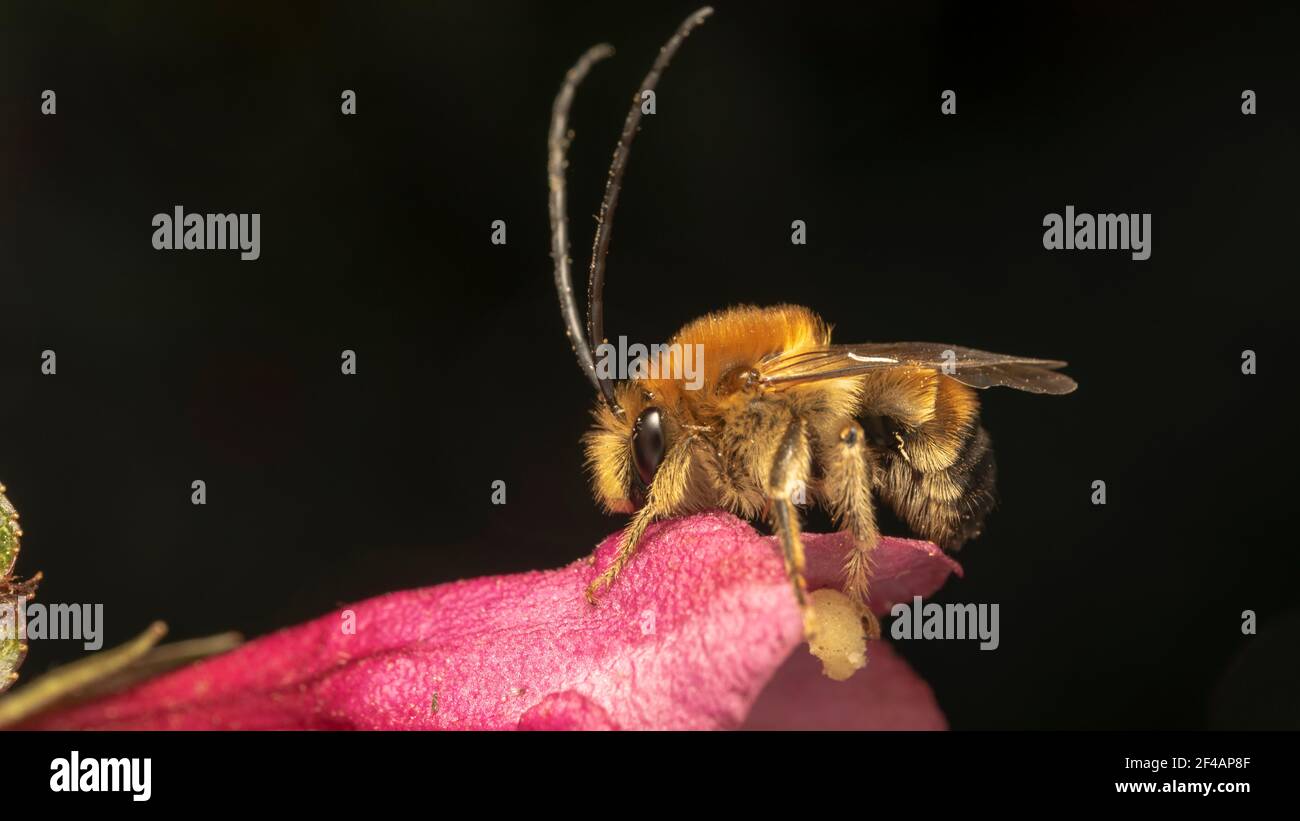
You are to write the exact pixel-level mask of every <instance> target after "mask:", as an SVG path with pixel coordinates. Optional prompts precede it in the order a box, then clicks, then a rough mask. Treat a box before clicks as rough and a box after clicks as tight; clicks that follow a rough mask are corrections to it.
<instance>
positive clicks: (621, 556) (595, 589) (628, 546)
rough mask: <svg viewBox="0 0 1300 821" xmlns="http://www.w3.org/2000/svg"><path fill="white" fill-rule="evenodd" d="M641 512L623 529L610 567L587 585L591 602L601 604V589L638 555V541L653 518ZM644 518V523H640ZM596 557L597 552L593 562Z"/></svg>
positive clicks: (608, 584)
mask: <svg viewBox="0 0 1300 821" xmlns="http://www.w3.org/2000/svg"><path fill="white" fill-rule="evenodd" d="M643 513H645V508H643V509H642V510H641V514H643ZM641 514H638V515H637V516H636V518H634V519H633V520H632V521H631V522H630V523H629V524H628V526H627V529H626V530H624V531H623V536H622V538H621V539H619V543H618V553H616V554H615V555H614V561H612V562H610V564H609V567H607V568H605V570H604V572H602V573H601V574H600V575H599V576H597V577H596V578H595V580H594V581H592V583H591V584H589V585H587V591H586V596H587V601H588V602H590V603H591V604H593V605H594V604H599V600H598V597H599V594H600V591H602V590H604V589H605V588H606V587H609V586H610V585H611V584H613V583H614V580H615V579H617V578H618V574H619V573H622V572H623V568H624V567H626V566H627V563H628V562H629V561H630V560H631V559H632V557H633V556H634V555H636V546H637V542H639V541H641V534H642V533H644V532H645V529H646V526H647V525H649V524H650V521H651V518H652V517H650V516H645V517H643V516H642V515H641ZM643 518H644V523H641V524H638V523H639V522H641V521H642V519H643ZM595 559H596V557H595V554H592V564H595Z"/></svg>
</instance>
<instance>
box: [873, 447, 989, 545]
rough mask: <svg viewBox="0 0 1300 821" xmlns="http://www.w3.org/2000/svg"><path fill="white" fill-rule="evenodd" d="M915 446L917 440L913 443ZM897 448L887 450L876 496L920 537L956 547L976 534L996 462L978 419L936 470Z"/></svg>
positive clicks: (978, 531) (986, 510) (980, 522)
mask: <svg viewBox="0 0 1300 821" xmlns="http://www.w3.org/2000/svg"><path fill="white" fill-rule="evenodd" d="M917 444H918V445H920V444H921V443H917ZM905 450H906V443H904V448H903V450H902V451H900V450H894V451H890V452H889V457H888V459H887V465H888V467H887V470H886V472H885V477H884V481H883V483H882V488H881V495H882V496H883V497H884V499H885V501H886V502H887V503H888V504H889V506H890V507H891V508H893V510H894V512H895V513H896V514H897V515H898V517H899V518H900V519H902V520H903V522H904V523H905V524H906V525H907V526H908V527H909V528H910V529H911V530H912V531H913V532H914V533H916V535H918V536H920V537H921V538H924V539H928V540H930V541H932V542H934V543H936V544H938V545H939V546H940V547H942V548H944V549H945V550H956V549H958V548H960V547H961V546H962V545H963V544H964V543H965V542H966V541H968V540H969V539H973V538H974V537H976V536H978V535H979V534H980V531H981V529H982V528H983V526H984V517H985V516H987V515H988V512H989V511H990V510H992V508H993V506H994V504H995V503H996V499H997V497H996V494H995V484H996V481H997V463H996V461H995V459H994V457H993V446H992V441H991V440H990V438H989V434H988V431H986V430H985V429H984V427H983V426H982V425H980V424H978V423H974V424H972V425H970V426H969V427H968V428H967V429H966V431H965V434H964V437H963V439H962V442H961V445H960V446H959V448H958V450H957V455H956V458H955V459H953V461H952V462H951V464H949V465H948V467H946V468H944V469H942V470H935V471H922V470H919V469H917V468H916V467H915V466H914V465H913V464H912V463H911V462H910V461H909V460H908V459H907V458H906V457H905V456H904V455H903V452H904V451H905Z"/></svg>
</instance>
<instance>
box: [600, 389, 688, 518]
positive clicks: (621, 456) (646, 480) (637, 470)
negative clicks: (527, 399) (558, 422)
mask: <svg viewBox="0 0 1300 821" xmlns="http://www.w3.org/2000/svg"><path fill="white" fill-rule="evenodd" d="M620 387H622V386H620ZM619 394H620V396H619V400H620V401H619V406H620V407H621V409H622V410H623V413H618V412H616V411H615V410H614V409H612V408H611V407H610V406H609V405H608V404H606V403H604V402H599V403H598V404H597V405H596V409H595V411H594V412H593V416H594V417H595V420H596V422H595V425H594V426H593V427H592V429H591V431H590V432H588V433H587V435H586V436H584V437H583V445H584V446H585V448H586V453H587V469H588V471H589V472H590V473H591V482H592V487H593V489H594V490H595V494H596V498H597V500H598V501H599V502H600V503H601V504H602V505H603V506H604V507H605V509H606V510H608V511H610V512H616V513H630V512H632V511H634V510H637V509H638V508H640V507H641V506H642V505H644V504H645V502H646V498H647V496H648V494H649V492H650V487H651V486H652V485H653V484H654V480H655V476H656V475H657V474H658V471H659V466H660V464H662V463H663V459H664V454H666V453H667V452H668V446H669V443H670V442H671V441H672V440H673V435H674V431H675V430H676V427H677V426H676V424H675V422H674V420H673V417H672V414H671V412H670V411H669V410H668V409H667V408H666V407H661V406H660V405H658V404H655V400H654V399H653V398H652V397H650V396H647V395H645V394H644V393H643V392H642V391H640V390H626V391H625V390H620V391H619Z"/></svg>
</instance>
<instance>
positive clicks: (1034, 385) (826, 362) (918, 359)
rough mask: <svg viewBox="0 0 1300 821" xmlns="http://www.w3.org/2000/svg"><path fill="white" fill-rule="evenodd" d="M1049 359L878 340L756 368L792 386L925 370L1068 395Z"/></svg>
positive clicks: (770, 380)
mask: <svg viewBox="0 0 1300 821" xmlns="http://www.w3.org/2000/svg"><path fill="white" fill-rule="evenodd" d="M1065 365H1066V363H1065V362H1061V361H1058V360H1055V359H1034V358H1032V357H1027V356H1013V355H1011V354H1001V353H991V352H989V351H981V350H976V349H975V348H964V347H962V346H961V345H945V344H943V343H941V342H880V343H875V344H862V345H828V346H826V347H824V348H817V349H815V350H811V351H801V352H799V353H795V354H788V355H786V354H778V355H776V356H773V357H771V358H769V359H767V360H765V361H764V362H763V363H762V364H761V365H760V366H759V381H760V382H761V383H763V384H766V385H773V386H777V385H793V384H799V383H805V382H817V381H821V380H824V379H836V378H839V377H844V376H856V375H858V374H864V373H870V372H872V371H879V370H885V369H889V368H929V369H932V370H936V371H939V372H941V373H944V374H946V375H948V376H951V377H952V378H953V379H956V380H957V381H958V382H961V383H962V384H963V385H969V386H971V387H972V388H992V387H999V386H1001V387H1007V388H1015V389H1016V390H1020V391H1028V392H1030V393H1050V394H1062V393H1070V392H1071V391H1073V390H1074V389H1075V388H1076V387H1078V385H1077V384H1076V383H1075V381H1074V380H1073V379H1071V378H1070V377H1068V376H1066V375H1065V374H1063V373H1057V372H1056V371H1057V369H1058V368H1063V367H1065Z"/></svg>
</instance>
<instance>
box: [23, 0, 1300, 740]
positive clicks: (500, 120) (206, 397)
mask: <svg viewBox="0 0 1300 821" xmlns="http://www.w3.org/2000/svg"><path fill="white" fill-rule="evenodd" d="M898 5H901V4H853V5H847V4H846V5H843V6H839V5H809V4H805V3H800V4H792V3H791V4H779V5H778V4H773V5H772V6H771V7H762V8H760V7H757V5H756V4H733V3H720V4H719V9H718V13H717V14H716V15H715V16H714V18H713V19H712V20H710V21H709V22H708V23H707V24H706V25H705V27H704V28H703V29H702V30H701V31H699V32H698V33H697V34H696V35H694V36H693V37H692V38H691V39H690V41H689V42H688V43H687V44H686V46H685V47H684V48H683V50H682V52H681V53H680V55H679V57H678V59H677V60H676V62H675V64H674V66H673V67H672V68H671V69H670V70H669V72H668V74H667V75H666V77H665V79H664V80H663V81H662V82H661V83H660V87H659V97H658V113H657V114H656V115H655V116H653V117H647V118H646V121H645V128H644V130H643V134H642V136H641V137H640V139H639V141H638V143H637V146H636V149H635V151H634V156H633V160H632V163H631V166H630V170H629V172H628V177H627V181H626V185H625V190H624V197H623V201H622V205H621V208H620V211H619V218H618V223H617V226H616V237H615V242H614V253H613V255H612V257H611V264H610V280H609V285H608V288H607V291H606V293H607V316H608V325H607V330H608V332H609V333H610V334H611V335H614V336H617V335H619V334H626V335H627V336H628V337H629V338H631V339H633V340H643V341H647V342H648V341H658V340H662V339H664V338H666V337H668V336H669V335H670V334H671V333H672V332H673V331H674V330H675V329H676V328H677V327H678V326H679V325H681V324H682V323H684V322H685V321H687V320H689V319H691V318H693V317H695V316H697V315H699V314H702V313H704V312H706V311H709V310H714V309H717V308H720V307H723V306H726V305H728V304H731V303H735V302H741V301H744V302H754V303H759V304H770V303H774V302H780V301H791V302H797V303H801V304H804V305H807V306H809V307H811V308H813V309H814V310H817V311H819V312H820V313H822V314H823V315H824V316H825V317H826V318H827V319H828V320H829V321H831V322H833V323H834V324H835V325H836V327H837V338H838V339H839V340H840V341H868V340H895V339H932V340H936V341H944V342H953V343H958V344H965V345H971V346H976V347H981V348H986V349H991V350H1000V351H1009V352H1013V353H1023V354H1030V355H1038V356H1047V357H1055V358H1062V359H1067V360H1069V361H1070V363H1071V366H1070V373H1071V374H1072V375H1073V376H1075V378H1077V379H1078V381H1079V383H1080V385H1081V388H1080V390H1079V391H1078V392H1077V393H1076V394H1074V395H1072V396H1069V397H1065V398H1053V399H1047V398H1041V397H1034V396H1030V395H1026V394H1018V393H1014V392H1011V391H995V392H991V393H989V394H985V422H986V425H987V426H988V428H989V429H990V431H991V432H992V434H993V437H994V441H995V443H996V446H997V452H998V458H999V464H1000V469H1001V478H1000V489H1001V496H1002V503H1001V506H1000V508H999V509H998V510H996V511H995V512H994V514H993V515H992V517H991V518H990V520H989V523H988V527H987V528H986V531H985V533H984V535H983V536H982V537H981V538H980V539H978V540H977V541H975V542H973V543H971V544H970V545H969V546H968V547H967V548H966V549H965V550H964V551H963V552H962V554H961V555H960V557H959V558H960V559H961V561H962V562H963V564H964V565H965V568H966V574H967V575H966V578H964V579H960V580H953V581H952V582H950V583H949V584H948V586H947V587H945V588H944V590H943V592H942V594H941V596H942V598H943V599H944V600H948V601H969V602H997V603H999V604H1000V605H1001V629H1002V637H1001V638H1002V645H1001V648H1000V649H999V650H997V651H996V652H981V651H979V650H978V649H977V647H976V645H975V643H973V642H964V643H963V642H932V643H925V642H903V643H900V644H901V647H900V650H901V652H902V653H903V654H904V655H906V656H907V657H908V658H909V659H910V660H911V661H912V663H913V664H914V665H915V666H916V667H917V668H918V669H919V671H920V672H921V674H922V675H923V676H925V677H926V678H927V679H928V680H929V681H930V682H931V683H932V685H933V687H934V689H935V691H936V693H937V695H938V698H939V701H940V703H941V705H942V706H943V707H944V709H945V710H946V711H947V713H948V715H949V717H950V719H951V721H952V724H953V726H954V727H957V728H1038V727H1067V728H1092V727H1115V728H1191V727H1205V726H1210V727H1229V726H1230V727H1236V726H1264V727H1276V726H1292V727H1294V726H1297V724H1300V719H1298V718H1297V709H1296V708H1295V707H1294V706H1292V705H1291V698H1292V696H1293V695H1294V692H1295V687H1296V686H1297V685H1296V680H1297V673H1296V655H1297V654H1296V648H1297V647H1300V609H1297V600H1298V598H1300V597H1297V594H1296V579H1295V571H1296V569H1297V565H1298V561H1297V557H1296V553H1295V544H1294V533H1295V528H1294V524H1293V522H1294V513H1293V511H1294V507H1295V506H1294V501H1293V493H1294V491H1293V487H1292V477H1293V475H1294V472H1295V469H1294V465H1295V459H1294V454H1295V448H1294V444H1293V443H1294V433H1293V428H1292V426H1293V424H1294V415H1295V414H1294V410H1293V405H1292V403H1291V393H1292V392H1291V391H1289V390H1287V387H1288V386H1289V384H1290V382H1291V379H1292V374H1293V350H1292V348H1291V347H1290V345H1289V343H1290V340H1289V338H1288V337H1289V334H1288V333H1287V332H1288V331H1289V330H1290V327H1289V319H1290V316H1291V314H1292V312H1293V310H1294V299H1295V296H1296V294H1295V290H1296V289H1295V286H1294V285H1293V279H1294V276H1295V271H1296V262H1295V254H1294V249H1295V236H1296V230H1295V227H1296V218H1297V216H1298V213H1297V211H1298V208H1297V204H1296V199H1295V193H1296V191H1297V183H1300V161H1298V160H1297V149H1296V147H1297V144H1298V143H1297V137H1298V136H1300V134H1298V133H1297V125H1298V123H1300V116H1298V113H1300V105H1298V97H1300V91H1298V85H1300V70H1297V69H1300V65H1298V64H1300V58H1298V57H1297V51H1296V49H1295V42H1296V35H1297V32H1300V14H1298V13H1297V11H1296V10H1295V9H1294V8H1293V9H1290V10H1287V11H1271V10H1267V9H1259V8H1252V7H1247V6H1243V5H1241V4H1231V5H1225V6H1222V7H1220V8H1218V9H1217V10H1216V9H1212V8H1210V7H1201V6H1197V7H1195V8H1194V9H1193V8H1189V7H1186V6H1177V7H1174V8H1173V9H1171V10H1170V11H1169V12H1165V11H1161V10H1158V9H1155V8H1152V7H1148V6H1146V5H1145V4H1125V3H1102V4H1074V5H1072V6H1063V7H1047V6H1046V5H1045V4H1037V3H1034V4H1025V5H1023V6H1012V7H1003V8H1002V9H1000V10H989V9H984V8H981V9H979V10H975V9H973V8H967V7H966V6H967V4H959V3H953V4H906V5H907V8H906V9H902V8H898V7H897V6H898ZM691 8H692V6H691V5H689V4H676V3H669V4H654V5H651V4H629V5H627V6H626V7H623V6H621V5H620V6H619V7H615V5H613V4H608V3H594V2H593V3H572V4H564V5H560V4H553V3H537V4H517V3H477V2H476V3H473V4H470V3H464V4H413V3H412V4H401V5H391V6H385V7H383V8H382V10H381V9H380V8H378V7H370V6H366V7H364V8H362V7H361V6H358V5H357V4H339V5H337V6H333V7H329V8H328V10H320V9H317V8H315V7H314V6H304V5H289V4H279V3H275V4H257V5H253V6H247V7H240V6H233V7H232V6H224V7H223V8H222V9H220V10H215V9H214V10H210V11H202V10H195V9H188V10H186V11H184V12H181V13H180V14H179V15H173V14H170V13H167V12H166V11H164V9H163V7H161V6H154V5H135V4H125V3H123V4H117V3H115V4H111V5H109V4H106V5H105V6H103V7H94V8H79V9H78V10H77V11H76V12H75V13H74V12H71V11H69V12H66V13H64V12H60V11H58V10H56V9H53V8H51V7H50V6H48V5H47V4H21V5H19V4H6V6H5V7H4V9H3V10H0V175H2V176H0V190H2V191H3V196H0V249H3V250H2V252H0V253H2V254H3V255H2V256H0V444H2V447H0V480H3V481H4V482H5V483H7V484H8V486H9V490H10V494H9V495H10V497H11V498H12V499H13V501H14V503H15V504H16V505H17V507H18V509H19V510H20V511H21V512H22V515H23V524H24V527H25V530H26V532H27V537H26V539H25V540H24V552H23V555H22V557H21V559H20V564H19V570H20V571H21V572H22V573H24V574H30V573H32V572H34V571H35V570H38V569H39V570H43V571H44V572H45V574H46V582H45V584H44V585H43V587H42V590H41V598H42V599H43V600H45V601H49V602H78V601H84V602H103V603H104V604H105V609H106V614H105V619H106V624H107V635H106V646H111V645H113V644H116V643H119V642H121V641H123V640H125V639H127V638H128V637H130V636H132V635H134V634H135V633H136V632H138V631H139V630H140V629H142V628H143V627H144V626H145V625H146V624H147V623H148V622H149V621H150V620H152V619H154V618H163V619H165V620H166V621H167V622H168V623H169V624H170V625H171V628H172V636H173V637H192V636H199V635H206V634H210V633H215V632H220V631H223V630H227V629H238V630H241V631H244V632H245V633H247V634H249V635H256V634H260V633H264V632H267V631H270V630H273V629H275V628H277V627H281V626H285V625H289V624H292V623H295V622H298V621H302V620H305V619H308V618H310V617H313V616H315V615H318V614H320V613H322V612H324V611H326V610H328V609H330V608H332V607H334V606H335V605H336V604H338V603H340V602H345V601H353V600H357V599H361V598H364V597H367V596H371V595H375V594H379V593H383V592H386V591H390V590H395V589H401V588H408V587H418V586H424V585H431V584H436V583H439V582H443V581H448V580H452V579H456V578H461V577H466V576H473V575H481V574H490V573H504V572H513V571H522V570H526V569H535V568H546V567H555V566H559V565H562V564H564V563H567V562H569V561H571V560H573V559H574V558H576V557H578V556H582V555H585V554H586V553H587V552H589V550H590V549H591V547H592V546H593V545H594V544H595V543H596V542H597V541H598V540H599V539H600V538H602V537H603V536H604V535H606V534H608V533H610V532H612V531H613V530H615V529H616V528H618V527H619V526H620V525H621V524H622V520H621V519H612V518H608V517H605V516H603V515H602V514H601V513H600V512H599V510H598V509H597V507H596V505H595V504H594V503H593V501H592V499H591V496H590V493H589V491H588V488H587V484H586V479H585V477H584V475H583V470H582V459H581V452H580V450H579V447H578V444H577V441H578V437H579V436H580V435H581V433H582V432H583V430H584V429H585V426H586V424H587V420H588V417H587V410H588V408H589V407H590V404H591V400H592V396H591V391H590V388H589V386H588V385H587V383H586V382H585V380H584V379H583V377H582V376H581V375H580V374H579V372H578V370H577V368H576V367H575V364H574V361H573V357H572V354H571V353H570V351H569V349H568V345H567V344H566V342H565V340H564V337H563V332H562V329H561V324H560V319H559V316H558V312H557V310H556V305H555V296H554V292H553V288H552V283H551V272H550V261H549V259H548V253H547V252H548V234H547V231H548V228H547V216H546V177H545V135H546V128H547V121H548V117H549V113H550V106H551V101H552V98H553V95H554V93H555V91H556V89H557V87H558V84H559V81H560V79H561V77H562V76H563V74H564V71H565V70H566V69H567V68H568V67H569V65H570V64H571V63H572V62H573V60H574V59H576V58H577V56H578V55H579V54H580V53H581V52H582V51H583V50H584V49H585V48H586V47H587V46H589V45H592V44H593V43H596V42H600V41H609V42H612V43H613V44H614V45H615V46H616V47H617V48H618V55H617V56H616V58H615V59H613V60H612V61H609V62H607V63H605V64H603V65H601V66H600V67H598V69H597V70H596V71H595V73H594V74H593V76H592V77H591V78H590V79H589V81H588V83H587V84H586V85H585V86H584V89H583V90H582V92H581V93H580V94H579V97H578V100H577V104H576V110H575V115H574V121H573V125H574V127H575V128H576V130H577V134H578V137H577V141H576V143H575V148H574V150H573V152H572V161H573V162H572V168H571V173H570V186H571V188H570V203H571V212H570V217H571V226H572V232H573V235H574V237H575V249H574V255H575V259H576V262H577V267H578V269H579V270H581V269H582V266H583V264H584V262H585V258H586V253H587V248H588V247H589V230H590V226H591V224H592V223H591V221H590V220H589V218H588V215H589V214H591V213H594V211H595V209H596V207H597V204H598V201H599V196H600V192H601V187H602V183H603V178H604V174H605V167H606V163H607V161H608V158H609V153H610V151H611V150H612V148H613V145H614V142H615V139H616V137H617V133H618V130H619V128H620V127H621V123H622V119H623V116H624V114H625V109H626V104H627V102H628V99H629V97H630V94H631V92H632V91H633V90H635V89H636V88H637V85H638V83H639V82H640V80H641V77H642V75H643V74H644V72H645V70H646V69H647V68H648V66H649V64H650V61H651V60H652V58H653V56H654V54H655V52H656V50H657V49H658V47H659V45H660V44H661V43H662V41H663V40H665V39H666V37H667V36H668V34H669V33H670V32H671V31H672V29H673V28H674V26H676V24H677V23H678V22H679V21H680V19H681V18H683V17H684V16H685V15H686V14H687V13H688V12H689V11H690V9H691ZM46 88H50V89H54V90H55V91H56V92H57V94H58V113H57V115H55V116H52V117H45V116H41V114H40V113H39V106H40V94H41V91H42V90H43V89H46ZM345 88H348V89H354V90H355V91H356V92H357V94H358V112H359V113H358V114H357V116H355V117H344V116H342V115H341V114H340V112H339V105H340V97H339V95H340V92H341V91H342V90H343V89H345ZM947 88H952V89H954V90H956V91H957V95H958V99H957V105H958V114H957V116H955V117H943V116H940V114H939V103H940V99H939V95H940V93H941V91H942V90H944V89H947ZM1245 88H1250V89H1253V90H1254V91H1256V93H1257V94H1258V99H1259V102H1258V106H1259V113H1258V114H1257V115H1256V116H1253V117H1246V116H1243V115H1242V114H1241V113H1240V105H1241V100H1240V95H1241V91H1242V89H1245ZM177 204H180V205H183V206H185V208H186V209H187V211H194V212H210V211H212V212H226V211H240V212H259V213H261V215H262V256H261V259H260V260H259V261H257V262H241V261H239V259H238V255H237V254H236V253H234V252H188V253H184V252H159V251H155V250H153V248H152V247H151V244H150V238H151V236H152V232H153V229H152V227H151V225H150V220H151V218H152V216H153V215H154V214H155V213H159V212H168V213H170V211H171V209H172V208H173V206H175V205H177ZM1067 204H1073V205H1075V206H1076V208H1077V209H1079V210H1080V211H1087V212H1093V213H1095V212H1151V213H1152V214H1153V244H1152V249H1153V253H1152V257H1151V259H1150V260H1148V261H1145V262H1137V261H1133V260H1131V259H1130V258H1129V255H1128V253H1126V252H1120V251H1113V252H1101V251H1094V252H1090V253H1080V252H1067V251H1058V252H1048V251H1045V250H1044V249H1043V247H1042V232H1043V228H1042V219H1043V216H1044V215H1045V214H1047V213H1049V212H1057V213H1062V212H1063V211H1064V209H1065V206H1066V205H1067ZM496 219H503V220H505V221H506V222H507V224H508V244H507V245H506V246H504V247H499V246H494V245H492V244H491V243H490V241H489V238H490V233H491V229H490V225H491V223H492V221H493V220H496ZM793 219H804V220H806V221H807V223H808V226H809V229H808V230H809V243H808V245H807V246H803V247H799V246H792V245H791V243H790V222H791V220H793ZM46 348H52V349H54V350H55V351H56V352H57V354H58V374H57V376H53V377H51V376H42V375H41V374H40V368H39V366H40V352H41V351H42V350H44V349H46ZM345 348H351V349H355V350H356V351H357V352H358V358H359V374H358V375H357V376H354V377H344V376H342V375H341V374H340V372H339V363H340V359H339V355H340V351H341V350H343V349H345ZM1247 348H1250V349H1253V350H1255V351H1256V352H1257V353H1258V355H1259V363H1260V364H1259V373H1258V375H1255V376H1243V375H1242V374H1241V372H1240V362H1241V352H1242V350H1243V349H1247ZM194 479H204V480H205V481H206V482H207V484H208V503H207V505H206V506H203V507H197V506H193V505H191V504H190V493H191V489H190V483H191V481H193V480H194ZM496 479H503V480H505V481H506V482H507V485H508V494H509V495H508V499H509V502H508V504H507V505H505V506H494V505H492V504H491V503H490V495H491V483H492V482H493V481H494V480H496ZM1096 479H1102V480H1104V481H1106V483H1107V486H1108V503H1107V504H1106V505H1105V506H1094V505H1092V504H1091V502H1090V496H1091V483H1092V482H1093V480H1096ZM1244 609H1253V610H1255V611H1256V612H1257V613H1258V615H1259V619H1260V624H1259V635H1258V636H1256V637H1253V638H1252V637H1246V636H1243V635H1242V634H1241V630H1240V623H1241V611H1242V610H1244ZM80 655H81V649H80V643H79V642H72V641H63V642H33V646H32V650H31V655H30V657H29V660H28V664H27V666H26V667H25V669H24V673H25V676H27V677H30V676H32V675H34V674H37V673H39V672H42V671H44V670H46V669H48V668H49V667H51V666H52V665H54V664H56V663H59V662H63V661H67V660H70V659H73V658H76V657H79V656H80Z"/></svg>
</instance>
